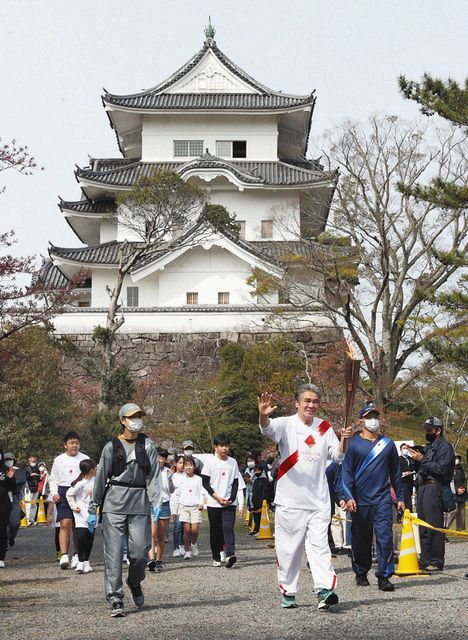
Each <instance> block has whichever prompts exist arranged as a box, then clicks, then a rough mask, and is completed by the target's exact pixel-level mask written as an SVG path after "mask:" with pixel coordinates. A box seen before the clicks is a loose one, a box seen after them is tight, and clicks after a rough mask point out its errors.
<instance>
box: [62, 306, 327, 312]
mask: <svg viewBox="0 0 468 640" xmlns="http://www.w3.org/2000/svg"><path fill="white" fill-rule="evenodd" d="M124 309H125V313H126V314H127V313H259V312H262V313H266V312H268V311H271V312H273V311H275V310H276V309H283V310H290V309H291V305H289V304H263V305H260V304H251V305H248V306H247V305H243V306H240V305H239V306H237V305H229V304H216V305H215V304H205V305H204V304H193V305H185V306H183V307H124ZM107 311H108V309H107V308H106V307H68V308H67V309H66V310H65V311H64V312H63V313H67V312H68V313H85V314H87V313H107ZM304 311H311V312H313V311H321V309H319V308H317V306H313V305H310V306H307V307H301V313H303V312H304Z"/></svg>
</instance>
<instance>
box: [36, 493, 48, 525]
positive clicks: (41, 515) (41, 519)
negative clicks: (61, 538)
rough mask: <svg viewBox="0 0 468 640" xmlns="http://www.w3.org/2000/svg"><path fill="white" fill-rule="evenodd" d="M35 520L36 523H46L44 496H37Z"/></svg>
mask: <svg viewBox="0 0 468 640" xmlns="http://www.w3.org/2000/svg"><path fill="white" fill-rule="evenodd" d="M36 522H37V524H47V518H46V514H45V509H44V498H43V497H42V496H41V497H40V498H39V504H38V507H37V518H36Z"/></svg>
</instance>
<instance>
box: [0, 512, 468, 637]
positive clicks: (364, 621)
mask: <svg viewBox="0 0 468 640" xmlns="http://www.w3.org/2000/svg"><path fill="white" fill-rule="evenodd" d="M238 528H239V535H238V557H239V563H238V564H237V565H236V566H235V567H233V568H232V569H231V570H227V569H225V568H224V567H222V568H214V567H212V566H211V559H210V557H209V554H208V544H207V539H206V538H207V525H206V524H204V525H203V529H202V536H201V544H200V546H201V554H200V557H199V558H198V559H196V560H192V561H191V562H190V563H189V562H184V561H183V560H180V559H172V558H170V559H168V563H167V571H166V573H164V574H148V575H147V579H146V580H145V582H144V592H145V596H146V601H147V606H145V608H144V609H142V610H137V609H136V608H135V607H134V606H133V602H132V601H131V598H127V599H126V605H127V617H126V618H124V619H113V618H111V617H110V616H109V605H108V604H107V603H106V602H105V600H104V597H103V588H102V587H103V566H102V554H101V536H100V534H99V533H98V534H97V540H96V545H95V550H94V551H93V557H92V564H93V565H94V567H95V571H94V573H92V574H88V575H77V574H75V572H74V571H71V570H68V571H61V570H60V569H59V568H58V565H57V563H56V562H55V561H54V556H55V551H54V545H53V531H52V530H51V529H49V528H48V527H40V526H36V527H34V528H30V529H21V530H20V533H19V535H18V538H17V543H16V545H15V547H14V548H13V549H12V550H10V551H9V553H8V556H7V568H5V569H2V570H0V630H1V637H2V639H3V638H5V639H8V640H25V638H27V639H28V640H88V639H89V640H104V639H106V640H137V639H138V640H146V639H150V638H151V639H153V638H168V639H169V638H170V640H193V639H200V640H211V639H224V638H242V640H247V639H248V640H257V639H258V640H260V639H262V640H263V639H265V640H286V639H289V638H291V639H292V638H294V639H295V640H298V639H302V638H304V639H305V638H307V639H312V638H317V639H319V638H320V639H321V638H323V639H324V640H333V639H335V638H340V639H343V638H347V639H354V638H360V639H362V640H367V639H371V638H385V639H390V640H392V639H394V638H395V639H396V638H398V639H399V640H400V639H401V640H419V639H421V640H422V639H424V640H436V639H437V640H445V639H450V640H458V639H461V638H466V637H467V636H468V624H467V619H466V602H467V598H466V596H467V594H468V580H465V579H464V574H465V573H466V572H467V571H468V543H467V542H465V541H455V540H456V539H455V538H454V539H453V540H454V541H453V542H452V543H451V544H448V545H447V567H446V571H444V573H443V574H439V575H437V576H431V577H427V578H426V577H421V578H404V579H395V582H396V583H397V588H396V591H395V592H394V593H390V594H387V593H382V592H381V591H378V589H377V585H376V579H375V578H374V577H372V578H371V583H372V585H371V586H370V587H367V588H360V589H359V590H358V589H357V588H356V587H355V585H354V579H353V574H352V573H351V570H350V566H349V560H348V558H346V557H338V558H337V559H336V560H335V567H336V570H337V573H338V579H339V582H338V593H339V596H340V604H339V605H337V607H336V608H335V611H334V612H319V611H317V609H316V599H315V596H314V595H313V593H312V589H311V582H310V577H309V575H308V572H307V569H306V568H305V567H304V572H303V575H302V581H301V582H302V592H301V594H300V596H299V598H298V601H299V604H300V607H299V608H298V609H296V610H289V611H284V610H282V609H280V608H279V606H278V605H279V600H280V594H279V592H278V589H277V587H276V579H275V575H276V572H275V557H274V551H273V550H272V549H270V548H268V546H267V543H266V542H257V541H256V542H253V541H251V540H250V538H248V537H246V536H245V535H244V531H245V530H244V529H243V528H242V526H241V524H240V523H239V527H238Z"/></svg>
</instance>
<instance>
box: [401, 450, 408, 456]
mask: <svg viewBox="0 0 468 640" xmlns="http://www.w3.org/2000/svg"><path fill="white" fill-rule="evenodd" d="M401 453H402V455H404V456H405V458H407V457H408V456H409V453H408V449H403V450H402V452H401Z"/></svg>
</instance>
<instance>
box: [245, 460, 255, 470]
mask: <svg viewBox="0 0 468 640" xmlns="http://www.w3.org/2000/svg"><path fill="white" fill-rule="evenodd" d="M247 466H248V467H249V469H253V468H254V467H255V462H254V461H253V460H249V461H248V462H247Z"/></svg>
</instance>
